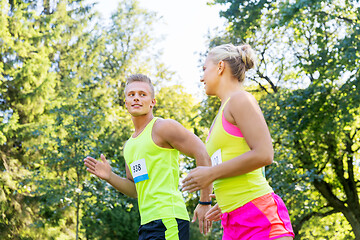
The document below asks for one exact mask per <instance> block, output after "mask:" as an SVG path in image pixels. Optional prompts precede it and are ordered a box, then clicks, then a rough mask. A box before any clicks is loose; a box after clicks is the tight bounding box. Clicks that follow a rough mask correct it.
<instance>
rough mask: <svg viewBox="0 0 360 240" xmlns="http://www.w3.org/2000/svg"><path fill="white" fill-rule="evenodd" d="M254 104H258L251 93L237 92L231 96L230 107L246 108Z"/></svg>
mask: <svg viewBox="0 0 360 240" xmlns="http://www.w3.org/2000/svg"><path fill="white" fill-rule="evenodd" d="M254 103H255V104H257V101H256V99H255V97H254V96H253V95H252V94H251V93H249V92H247V91H244V90H241V91H236V92H235V93H233V94H232V95H231V96H230V99H229V105H230V106H244V105H246V104H250V105H252V104H254Z"/></svg>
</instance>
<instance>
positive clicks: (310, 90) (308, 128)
mask: <svg viewBox="0 0 360 240" xmlns="http://www.w3.org/2000/svg"><path fill="white" fill-rule="evenodd" d="M213 4H222V5H226V4H227V5H226V6H227V9H226V10H224V11H223V12H222V13H221V14H222V16H224V17H225V18H226V19H227V20H228V22H229V27H228V32H227V33H226V34H225V35H224V37H222V38H221V37H216V38H215V39H214V41H213V43H215V44H219V43H222V42H224V41H231V42H233V43H235V44H238V43H243V42H247V43H250V44H251V45H252V46H253V47H254V48H255V49H256V50H257V52H258V56H259V59H258V67H257V69H256V71H255V73H253V74H249V80H251V81H252V82H253V83H255V84H256V85H258V88H259V89H261V90H263V91H264V92H265V93H267V95H265V96H264V97H263V99H262V100H260V105H261V107H262V109H263V111H264V115H265V118H266V120H267V122H268V125H269V128H270V131H271V135H272V137H273V140H274V147H275V164H273V165H272V166H270V167H268V169H267V176H268V178H269V181H270V182H271V185H272V186H273V188H274V189H275V191H276V192H277V193H278V194H279V195H281V196H282V197H283V198H284V200H285V202H286V205H287V206H288V208H289V211H290V215H291V219H292V222H293V225H294V230H295V232H296V234H297V238H298V239H305V238H306V239H311V238H316V237H325V236H328V237H329V239H335V238H334V236H335V235H336V239H350V238H353V237H356V238H359V237H360V232H359V231H358V229H360V219H359V217H356V216H358V214H357V213H358V212H360V202H359V187H360V186H359V184H358V183H359V177H360V176H359V174H358V172H359V160H358V159H359V143H358V140H357V139H358V138H359V128H360V125H359V110H360V106H359V97H360V94H359V55H360V52H359V41H358V40H359V29H360V26H359V23H360V21H359V20H360V19H359V14H358V13H359V5H358V3H357V1H345V2H344V1H331V2H329V1H324V0H316V1H306V0H305V1H303V0H301V1H255V2H254V1H224V0H214V1H213ZM340 213H342V217H341V221H340V222H339V224H336V225H333V226H327V225H326V220H328V219H333V216H335V215H333V214H338V215H339V214H340ZM345 219H346V220H345ZM344 221H347V222H348V223H346V222H344ZM326 226H327V227H326ZM343 226H346V227H344V228H343ZM349 226H351V229H352V233H346V230H344V229H346V228H347V227H349ZM341 228H343V229H341Z"/></svg>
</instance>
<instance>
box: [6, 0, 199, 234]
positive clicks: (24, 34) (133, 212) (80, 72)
mask: <svg viewBox="0 0 360 240" xmlns="http://www.w3.org/2000/svg"><path fill="white" fill-rule="evenodd" d="M0 3H1V4H0V6H1V11H0V22H1V26H0V39H1V40H0V73H1V74H0V79H1V81H0V102H1V104H0V120H1V121H0V156H1V160H2V165H0V168H1V171H2V175H1V177H0V186H1V187H0V208H1V212H2V215H1V217H0V238H1V239H33V238H39V239H79V238H89V239H104V238H105V239H114V238H116V239H129V237H128V236H130V235H131V236H133V237H134V239H135V238H137V237H136V234H134V233H136V232H137V229H138V226H139V223H140V220H139V213H138V210H137V204H136V200H134V199H129V198H127V197H126V196H124V195H122V194H119V193H118V192H117V191H116V190H115V189H113V188H112V187H109V186H108V185H107V184H105V183H104V182H103V181H101V180H99V179H96V178H94V177H91V176H90V174H89V173H87V172H86V171H85V166H84V165H83V161H82V159H83V158H84V157H86V156H88V155H90V156H93V157H96V158H98V157H99V155H100V153H103V154H104V155H105V156H106V157H107V159H108V160H110V162H111V164H112V167H113V169H114V171H115V172H116V173H118V174H119V175H122V176H124V175H125V169H124V158H123V155H122V146H123V144H124V143H125V141H126V140H127V139H128V137H129V136H130V133H131V129H132V128H133V127H132V124H131V120H130V116H128V114H127V112H126V110H125V108H124V106H123V103H124V102H123V99H124V96H123V90H124V81H125V77H126V75H130V74H132V73H135V72H141V73H145V74H148V75H150V76H153V77H152V78H153V79H155V83H159V84H160V83H161V81H160V80H162V81H167V80H170V79H171V76H172V73H171V72H170V71H168V70H167V69H166V66H164V64H162V63H160V62H158V61H157V60H153V59H156V58H153V57H152V56H153V55H156V54H159V53H156V52H154V51H155V50H154V49H155V48H153V46H154V44H153V43H154V38H153V37H152V35H151V34H150V33H151V25H152V24H153V22H154V21H155V20H156V16H155V14H153V13H151V12H148V11H146V10H144V9H141V8H139V6H138V2H137V1H135V0H134V1H123V2H121V3H119V6H118V8H117V9H116V11H115V12H114V14H113V17H112V19H111V23H110V24H109V25H107V26H104V25H101V22H100V21H99V19H97V14H96V13H95V12H94V11H93V9H92V5H91V4H89V3H88V1H81V0H78V1H63V0H59V1H52V2H49V1H44V3H42V2H39V1H27V2H14V3H13V2H11V4H9V3H8V2H7V1H0ZM99 29H101V30H99ZM150 47H151V48H150ZM160 87H161V86H160V85H159V88H160ZM162 91H163V92H164V90H162ZM179 91H181V90H179ZM165 92H166V91H165ZM174 92H177V90H174ZM178 103H183V104H184V107H183V110H184V111H183V112H182V115H181V116H179V117H181V118H182V119H187V118H186V116H187V114H188V113H189V112H188V109H191V104H192V102H191V99H190V98H187V99H185V98H181V95H179V97H178ZM178 103H175V105H174V106H175V107H178V106H180V105H176V104H178ZM158 106H159V108H162V109H164V111H165V112H167V113H169V114H170V115H171V116H174V114H173V113H172V112H171V111H168V110H167V109H166V108H163V106H162V105H161V104H160V105H158ZM186 107H188V108H186ZM174 111H175V109H174ZM99 223H101V224H100V225H101V228H98V226H99ZM94 229H97V230H98V231H94Z"/></svg>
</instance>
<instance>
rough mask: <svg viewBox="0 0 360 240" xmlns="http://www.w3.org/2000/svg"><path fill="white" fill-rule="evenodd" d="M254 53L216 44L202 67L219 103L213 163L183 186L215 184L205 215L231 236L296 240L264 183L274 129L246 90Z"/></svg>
mask: <svg viewBox="0 0 360 240" xmlns="http://www.w3.org/2000/svg"><path fill="white" fill-rule="evenodd" d="M254 63H255V55H254V51H253V49H252V48H251V47H250V46H249V45H241V46H234V45H232V44H224V45H220V46H217V47H215V48H213V49H212V50H211V51H210V52H209V54H208V56H207V58H206V61H205V64H204V66H203V70H204V74H203V77H202V78H201V80H200V81H201V82H202V83H204V87H205V91H206V94H207V95H209V96H217V97H218V98H220V100H221V107H220V109H219V112H218V114H217V116H216V118H215V119H214V121H213V124H212V126H211V128H210V133H209V136H208V138H207V140H206V149H207V151H208V153H209V156H211V161H212V166H211V167H197V168H195V169H193V170H192V171H191V172H190V174H189V175H188V176H187V177H186V178H185V179H184V180H183V190H187V191H190V192H192V191H196V190H199V189H201V188H204V187H205V186H208V185H210V184H211V183H212V182H213V183H214V191H215V195H216V199H217V202H218V203H217V205H215V206H214V207H213V208H212V209H211V210H210V211H209V212H208V214H207V218H208V219H209V220H216V219H217V218H218V217H219V216H220V210H221V220H222V226H223V228H224V233H223V240H228V239H241V240H246V239H278V240H280V239H281V240H290V239H293V237H294V233H293V230H292V226H291V222H290V218H289V214H288V211H287V209H286V206H285V204H284V202H283V201H282V200H281V198H280V197H279V196H278V195H276V194H275V193H274V192H273V190H272V188H271V187H270V186H269V184H268V182H267V181H266V179H265V177H264V175H263V173H262V168H263V167H264V166H266V165H269V164H271V163H272V161H273V147H272V142H271V137H270V133H269V130H268V127H267V124H266V122H265V119H264V117H263V114H262V112H261V109H260V107H259V106H258V103H257V101H256V100H255V98H254V97H253V96H252V95H251V94H250V93H248V92H246V91H244V90H243V89H242V86H241V85H242V83H243V81H244V79H245V73H246V71H247V70H249V69H251V68H253V67H254Z"/></svg>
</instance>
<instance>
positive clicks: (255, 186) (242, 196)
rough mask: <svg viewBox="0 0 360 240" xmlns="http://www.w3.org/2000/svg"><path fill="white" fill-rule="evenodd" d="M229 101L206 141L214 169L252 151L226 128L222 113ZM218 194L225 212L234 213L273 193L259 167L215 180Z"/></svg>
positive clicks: (219, 202)
mask: <svg viewBox="0 0 360 240" xmlns="http://www.w3.org/2000/svg"><path fill="white" fill-rule="evenodd" d="M228 101H229V99H228V100H226V102H225V103H224V104H223V106H222V107H221V108H220V110H219V112H218V115H217V117H216V118H215V120H214V122H213V124H212V127H211V129H210V133H209V137H208V140H207V141H206V149H207V152H208V154H209V156H210V157H211V161H212V165H213V166H214V165H217V164H221V162H226V161H228V160H230V159H233V158H235V157H237V156H239V155H241V154H243V153H246V152H248V151H250V148H249V146H248V144H247V143H246V141H245V138H243V137H237V136H233V135H231V134H229V133H228V132H226V131H225V129H224V127H223V123H222V114H223V111H224V107H225V105H226V104H227V102H228ZM214 191H215V195H216V200H217V202H218V205H219V207H220V209H221V211H222V212H231V211H233V210H235V209H237V208H239V207H241V206H243V205H245V204H246V203H248V202H250V201H251V200H253V199H255V198H258V197H260V196H263V195H265V194H267V193H270V192H272V191H273V190H272V188H271V187H270V186H269V184H268V182H267V181H266V179H265V177H264V175H263V173H262V169H261V168H259V169H256V170H255V171H252V172H249V173H246V174H243V175H238V176H235V177H229V178H222V179H217V180H215V181H214Z"/></svg>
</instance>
